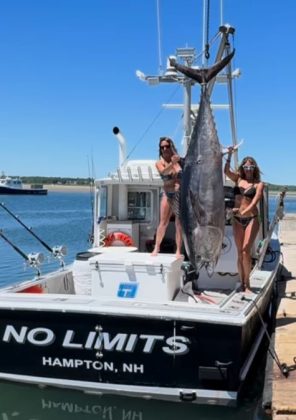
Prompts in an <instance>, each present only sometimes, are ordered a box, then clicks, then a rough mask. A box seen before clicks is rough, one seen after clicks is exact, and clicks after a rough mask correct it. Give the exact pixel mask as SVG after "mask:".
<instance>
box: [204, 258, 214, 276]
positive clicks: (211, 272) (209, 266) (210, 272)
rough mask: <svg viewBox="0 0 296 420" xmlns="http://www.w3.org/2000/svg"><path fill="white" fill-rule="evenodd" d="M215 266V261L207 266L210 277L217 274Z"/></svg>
mask: <svg viewBox="0 0 296 420" xmlns="http://www.w3.org/2000/svg"><path fill="white" fill-rule="evenodd" d="M215 266H216V264H215V263H214V262H213V261H210V262H209V263H208V264H206V270H207V273H208V275H209V277H212V276H213V274H214V272H215Z"/></svg>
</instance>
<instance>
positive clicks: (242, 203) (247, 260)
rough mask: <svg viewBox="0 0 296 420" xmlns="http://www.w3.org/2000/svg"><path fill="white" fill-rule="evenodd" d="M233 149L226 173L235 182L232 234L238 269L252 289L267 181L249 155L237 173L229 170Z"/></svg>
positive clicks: (245, 282)
mask: <svg viewBox="0 0 296 420" xmlns="http://www.w3.org/2000/svg"><path fill="white" fill-rule="evenodd" d="M232 153H233V148H232V147H230V148H229V149H228V157H227V160H226V163H225V167H224V173H225V174H226V175H227V176H228V177H229V178H230V179H231V180H232V181H233V182H235V187H234V198H235V202H234V208H233V235H234V239H235V243H236V246H237V253H238V263H237V264H238V272H239V275H240V278H241V282H242V289H243V290H245V291H247V292H249V291H251V289H250V278H249V276H250V272H251V268H252V257H251V249H252V245H253V243H254V240H255V238H256V236H257V233H258V231H259V225H260V223H259V218H258V208H257V204H258V202H259V201H260V199H261V197H262V195H263V189H264V183H263V182H262V181H261V179H260V170H259V167H258V165H257V163H256V161H255V159H253V158H252V157H250V156H247V157H245V158H244V159H243V161H242V163H241V164H240V166H239V168H238V170H237V172H233V171H232V170H231V169H230V161H231V155H232Z"/></svg>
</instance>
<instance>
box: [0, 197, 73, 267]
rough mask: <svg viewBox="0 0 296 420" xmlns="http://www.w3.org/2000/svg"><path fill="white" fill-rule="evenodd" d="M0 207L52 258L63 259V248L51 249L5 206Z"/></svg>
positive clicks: (64, 252)
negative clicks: (50, 254)
mask: <svg viewBox="0 0 296 420" xmlns="http://www.w3.org/2000/svg"><path fill="white" fill-rule="evenodd" d="M0 206H1V207H2V208H3V209H4V210H5V211H7V213H8V214H9V215H10V216H12V217H13V218H14V219H15V220H16V221H17V222H18V223H19V224H20V225H21V226H23V227H24V228H25V229H26V230H27V231H28V232H29V233H30V234H31V235H32V236H34V238H35V239H37V241H39V242H40V243H41V245H43V246H44V247H45V248H46V249H47V250H48V251H49V252H51V253H52V255H53V256H54V257H58V258H62V257H64V256H65V255H66V253H67V251H66V248H65V247H64V246H56V247H54V248H51V247H50V246H49V245H48V244H47V243H46V242H44V241H43V240H42V239H41V238H39V236H38V235H36V233H35V232H33V230H32V228H30V227H28V226H27V225H25V223H24V222H22V221H21V220H20V218H19V217H18V216H16V215H15V214H13V213H12V211H10V210H9V209H8V208H7V207H6V206H5V204H4V203H0ZM62 265H63V263H62Z"/></svg>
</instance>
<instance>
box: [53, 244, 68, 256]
mask: <svg viewBox="0 0 296 420" xmlns="http://www.w3.org/2000/svg"><path fill="white" fill-rule="evenodd" d="M67 252H68V250H67V248H66V246H65V245H58V246H54V247H53V248H52V253H53V256H54V257H57V258H62V257H65V256H66V255H67Z"/></svg>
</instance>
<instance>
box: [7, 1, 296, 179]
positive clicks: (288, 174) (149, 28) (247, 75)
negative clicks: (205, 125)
mask: <svg viewBox="0 0 296 420" xmlns="http://www.w3.org/2000/svg"><path fill="white" fill-rule="evenodd" d="M159 3H160V28H161V32H160V33H161V38H160V39H161V57H162V64H163V65H165V62H166V57H167V56H168V55H171V54H174V52H175V49H176V48H177V47H186V46H190V47H195V48H196V49H197V51H198V52H200V50H201V46H202V4H203V1H202V0H184V1H183V2H180V1H177V0H159ZM219 6H220V0H211V19H210V37H212V36H214V34H216V32H217V29H218V26H219V24H220V15H219ZM223 15H224V22H225V23H230V24H231V25H233V26H234V27H235V28H236V34H235V39H234V45H235V48H236V55H235V58H234V67H235V68H237V67H239V68H240V70H241V72H242V75H241V77H240V79H239V80H238V81H237V82H236V83H235V102H236V117H237V118H236V123H237V132H238V138H239V139H244V144H243V146H242V147H241V149H240V151H239V158H240V159H241V158H242V157H243V156H245V155H253V156H254V157H255V158H256V159H257V161H258V163H259V165H260V167H261V170H262V172H263V179H264V180H265V181H267V182H271V183H276V184H296V179H295V178H296V175H295V174H296V171H295V160H296V141H295V122H296V118H295V109H294V108H295V105H294V104H295V98H296V85H295V82H294V75H295V33H294V26H295V21H296V2H295V1H294V0H285V2H278V1H276V0H260V1H258V0H236V1H235V0H224V10H223ZM212 57H214V55H212ZM212 57H211V58H212ZM210 60H211V59H210ZM0 62H1V65H0V144H1V154H0V171H5V173H6V174H10V175H20V176H29V175H43V176H69V177H76V176H77V177H87V176H89V166H90V165H89V162H91V161H92V162H93V163H94V167H95V176H96V177H101V176H104V175H105V174H106V173H108V172H110V171H112V170H114V169H116V167H117V165H118V146H117V140H116V139H115V137H114V136H113V134H112V128H113V126H119V127H120V128H121V130H122V132H123V134H124V135H125V137H126V139H127V142H128V152H131V151H132V153H131V156H130V158H132V159H142V158H149V159H154V158H157V145H158V139H159V137H160V136H162V135H170V136H172V137H173V138H174V139H175V142H176V144H177V147H178V149H179V151H180V152H181V151H182V147H181V139H182V113H181V111H180V110H167V109H164V108H163V107H162V104H164V103H169V102H172V103H180V101H181V100H182V97H183V92H182V88H181V87H180V86H179V87H177V85H171V84H170V85H164V84H162V85H159V86H157V87H151V86H148V85H147V84H145V83H142V82H140V81H139V80H138V79H137V77H136V75H135V71H136V70H137V69H140V70H141V71H143V72H144V73H145V74H157V73H158V71H159V65H160V63H159V49H158V33H157V13H156V0H142V1H139V0H125V1H124V0H2V1H1V2H0ZM193 99H194V102H198V99H199V88H198V87H196V88H195V90H194V93H193ZM213 99H214V98H213ZM218 114H219V115H217V119H216V121H217V129H218V134H219V137H220V141H221V143H222V144H223V145H228V144H230V138H229V137H228V135H227V134H226V131H225V130H224V129H223V127H222V125H223V124H222V122H221V127H220V120H222V119H225V118H226V119H227V118H228V114H227V113H226V112H225V111H218Z"/></svg>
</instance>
